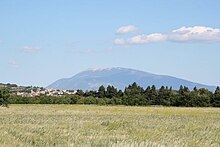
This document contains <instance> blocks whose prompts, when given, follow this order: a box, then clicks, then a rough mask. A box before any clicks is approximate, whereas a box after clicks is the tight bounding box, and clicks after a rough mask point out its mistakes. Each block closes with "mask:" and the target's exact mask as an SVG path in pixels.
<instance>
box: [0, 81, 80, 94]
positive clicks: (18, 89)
mask: <svg viewBox="0 0 220 147" xmlns="http://www.w3.org/2000/svg"><path fill="white" fill-rule="evenodd" d="M0 87H7V88H9V89H10V91H11V92H12V93H13V94H15V95H19V96H25V97H35V96H41V95H45V96H63V95H74V94H76V92H77V91H76V90H57V89H47V88H43V87H35V86H18V85H16V84H10V83H8V84H3V83H0Z"/></svg>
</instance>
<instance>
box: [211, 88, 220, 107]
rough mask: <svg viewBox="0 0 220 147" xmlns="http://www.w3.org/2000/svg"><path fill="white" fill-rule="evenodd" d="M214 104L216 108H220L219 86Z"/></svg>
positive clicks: (214, 97) (214, 96)
mask: <svg viewBox="0 0 220 147" xmlns="http://www.w3.org/2000/svg"><path fill="white" fill-rule="evenodd" d="M212 103H213V106H214V107H220V88H219V86H218V87H217V88H216V90H215V93H214V95H213V102H212Z"/></svg>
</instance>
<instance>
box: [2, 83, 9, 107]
mask: <svg viewBox="0 0 220 147" xmlns="http://www.w3.org/2000/svg"><path fill="white" fill-rule="evenodd" d="M8 98H9V90H8V88H5V87H3V88H0V106H5V107H7V106H8Z"/></svg>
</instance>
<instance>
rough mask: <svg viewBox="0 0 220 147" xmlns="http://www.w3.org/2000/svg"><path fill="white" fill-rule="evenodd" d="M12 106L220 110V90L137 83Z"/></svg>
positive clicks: (12, 101)
mask: <svg viewBox="0 0 220 147" xmlns="http://www.w3.org/2000/svg"><path fill="white" fill-rule="evenodd" d="M9 103H10V104H99V105H129V106H148V105H162V106H182V107H210V106H214V107H220V88H219V87H217V88H216V91H215V92H214V93H212V92H210V91H209V90H208V89H204V88H201V89H197V88H196V87H195V88H194V89H193V90H191V91H190V90H189V89H188V87H185V86H180V89H179V90H173V89H172V87H167V86H166V87H164V86H161V87H160V88H159V89H156V87H155V86H154V85H153V86H151V87H150V86H148V87H147V88H146V89H144V88H143V87H140V86H138V85H137V84H136V83H133V84H132V85H129V86H128V87H126V88H125V90H124V91H122V90H117V89H116V88H115V87H114V86H108V87H107V88H106V89H105V87H104V86H100V88H99V89H98V91H85V92H83V91H82V90H78V91H77V92H76V94H75V95H65V96H58V97H57V96H45V95H41V96H36V97H22V96H17V95H12V96H11V97H10V98H9Z"/></svg>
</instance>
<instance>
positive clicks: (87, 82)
mask: <svg viewBox="0 0 220 147" xmlns="http://www.w3.org/2000/svg"><path fill="white" fill-rule="evenodd" d="M133 82H136V83H137V84H138V85H140V86H142V87H144V88H146V87H147V86H151V85H155V86H156V87H157V88H160V87H161V86H172V87H173V89H179V87H180V85H184V86H187V87H189V88H190V89H193V87H195V86H196V87H197V88H207V89H209V90H211V91H212V90H214V89H215V86H208V85H203V84H199V83H194V82H190V81H187V80H184V79H179V78H175V77H171V76H166V75H156V74H152V73H148V72H144V71H139V70H135V69H128V68H120V67H116V68H91V69H88V70H86V71H83V72H80V73H78V74H76V75H75V76H73V77H71V78H64V79H60V80H57V81H56V82H54V83H52V84H51V85H49V86H48V87H47V88H51V89H63V90H77V89H82V90H97V89H98V88H99V86H101V85H104V86H105V87H107V86H108V85H113V86H115V87H116V88H118V89H122V90H123V89H124V88H125V87H126V86H128V85H129V84H132V83H133Z"/></svg>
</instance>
